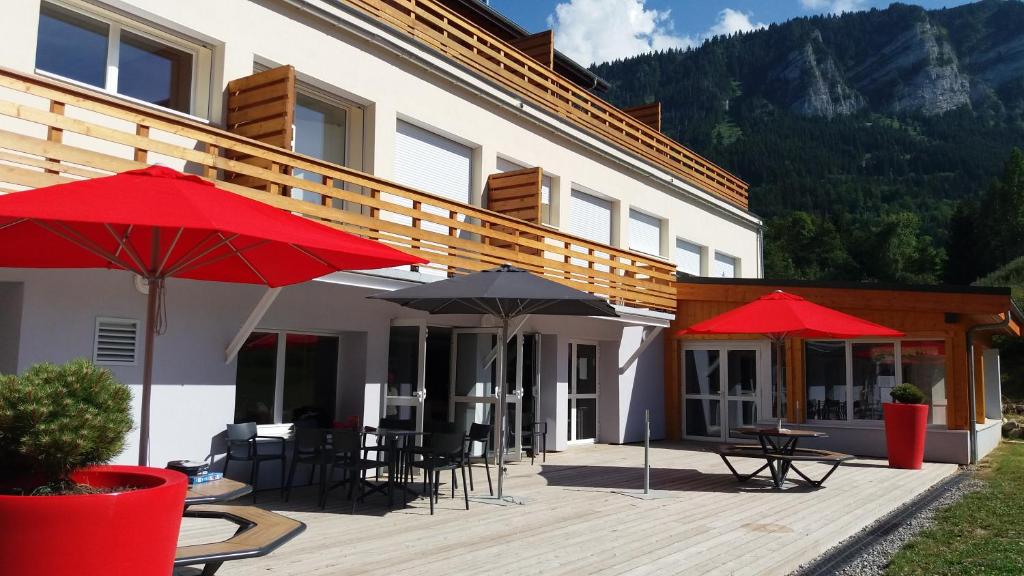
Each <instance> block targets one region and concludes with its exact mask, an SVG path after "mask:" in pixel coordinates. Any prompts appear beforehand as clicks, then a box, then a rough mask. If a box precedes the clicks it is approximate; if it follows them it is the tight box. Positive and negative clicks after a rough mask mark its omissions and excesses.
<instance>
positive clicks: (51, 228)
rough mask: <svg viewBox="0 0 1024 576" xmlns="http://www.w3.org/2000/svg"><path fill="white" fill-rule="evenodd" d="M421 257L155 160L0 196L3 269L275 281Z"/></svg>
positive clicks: (418, 260)
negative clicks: (92, 270)
mask: <svg viewBox="0 0 1024 576" xmlns="http://www.w3.org/2000/svg"><path fill="white" fill-rule="evenodd" d="M423 262H425V260H423V259H421V258H418V257H415V256H410V255H408V254H406V253H404V252H400V251H398V250H395V249H394V248H391V247H389V246H386V245H384V244H381V243H379V242H374V241H372V240H367V239H364V238H360V237H358V236H354V235H351V234H347V233H344V232H341V231H338V230H335V229H333V228H330V227H328V226H325V225H323V224H320V223H318V222H315V221H313V220H309V219H307V218H302V217H299V216H295V215H293V214H290V213H288V212H286V211H284V210H281V209H278V208H274V207H272V206H269V205H267V204H263V203H262V202H257V201H255V200H251V199H248V198H245V197H243V196H240V195H238V194H234V193H232V192H228V191H226V190H221V189H220V188H217V187H215V186H214V185H212V184H210V183H209V182H207V181H205V180H203V179H201V178H199V177H198V176H193V175H189V174H182V173H180V172H177V171H175V170H172V169H170V168H165V167H162V166H150V167H148V168H143V169H141V170H132V171H130V172H124V173H121V174H117V175H115V176H108V177H105V178H94V179H90V180H80V181H76V182H70V183H66V184H58V185H56V186H49V187H46V188H37V189H35V190H29V191H25V192H17V193H13V194H7V195H3V196H0V266H4V267H15V268H107V267H109V268H115V269H117V268H120V269H125V270H132V271H134V272H137V273H139V274H141V275H142V276H145V277H147V278H165V277H180V278H192V279H197V280H213V281H221V282H237V283H245V284H264V285H267V286H272V287H278V286H285V285H288V284H295V283H298V282H304V281H307V280H311V279H313V278H317V277H320V276H323V275H325V274H329V273H331V272H336V271H339V270H363V269H371V268H386V267H391V266H400V265H404V264H417V263H423Z"/></svg>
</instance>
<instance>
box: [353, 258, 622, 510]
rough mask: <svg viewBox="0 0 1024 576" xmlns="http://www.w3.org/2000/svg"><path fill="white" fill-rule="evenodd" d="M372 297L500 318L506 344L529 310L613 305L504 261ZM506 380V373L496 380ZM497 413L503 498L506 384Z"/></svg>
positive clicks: (598, 312) (578, 312)
mask: <svg viewBox="0 0 1024 576" xmlns="http://www.w3.org/2000/svg"><path fill="white" fill-rule="evenodd" d="M370 298H376V299H378V300H387V301H389V302H394V303H396V304H401V305H402V306H405V307H407V308H413V309H415V310H423V311H425V312H429V313H431V314H490V315H492V316H495V317H497V318H498V319H499V320H501V340H500V341H501V342H503V343H507V342H508V321H509V320H510V319H511V318H515V317H516V316H521V315H525V314H545V315H549V316H610V317H617V316H618V314H616V313H615V309H614V308H612V307H611V305H610V304H608V301H607V300H605V299H604V298H601V297H600V296H594V295H593V294H588V293H586V292H583V291H581V290H576V289H574V288H569V287H568V286H564V285H562V284H559V283H558V282H554V281H551V280H547V279H545V278H541V277H540V276H536V275H534V274H531V273H529V272H527V271H526V270H521V269H519V268H515V267H512V266H510V265H508V264H503V265H501V266H499V267H498V268H494V269H493V270H484V271H483V272H477V273H475V274H468V275H466V276H459V277H456V278H449V279H447V280H439V281H437V282H431V283H428V284H422V285H419V286H411V287H409V288H403V289H402V290H395V291H394V292H384V293H381V294H374V295H373V296H370ZM498 381H499V382H504V381H505V374H502V375H501V376H500V378H499V380H498ZM499 388H500V390H501V391H500V400H499V402H498V406H497V414H498V415H500V416H496V417H498V418H500V423H501V424H500V427H501V449H500V452H499V455H498V458H499V461H498V498H503V492H502V488H503V485H504V482H503V481H502V480H503V478H504V477H505V446H506V440H507V439H508V418H507V417H506V415H505V411H506V410H505V409H506V406H507V405H508V404H507V402H508V400H507V399H508V394H507V390H506V389H505V388H506V386H499Z"/></svg>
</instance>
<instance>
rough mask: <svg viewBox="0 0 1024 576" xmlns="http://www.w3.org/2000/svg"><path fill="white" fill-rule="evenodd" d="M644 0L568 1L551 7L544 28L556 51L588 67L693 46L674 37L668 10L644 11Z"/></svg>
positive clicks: (681, 37) (685, 37)
mask: <svg viewBox="0 0 1024 576" xmlns="http://www.w3.org/2000/svg"><path fill="white" fill-rule="evenodd" d="M644 1H645V0H569V1H568V2H561V3H559V4H558V5H557V6H555V13H554V14H552V15H551V16H548V25H549V26H551V28H552V29H553V30H554V31H555V43H556V44H557V46H558V49H559V50H560V51H562V52H564V53H565V54H566V55H567V56H569V57H570V58H572V59H574V60H576V61H577V62H579V63H581V64H583V65H584V66H589V65H590V64H593V63H594V62H607V61H610V60H615V59H617V58H626V57H629V56H635V55H637V54H643V53H645V52H651V51H655V50H667V49H669V48H688V47H690V46H693V45H694V44H695V40H694V39H693V38H692V37H690V36H682V35H678V34H676V33H675V31H674V30H673V28H672V21H671V20H670V19H669V15H670V11H669V10H647V9H646V8H645V7H644Z"/></svg>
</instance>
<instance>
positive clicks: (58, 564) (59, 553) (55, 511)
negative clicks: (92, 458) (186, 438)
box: [0, 466, 188, 576]
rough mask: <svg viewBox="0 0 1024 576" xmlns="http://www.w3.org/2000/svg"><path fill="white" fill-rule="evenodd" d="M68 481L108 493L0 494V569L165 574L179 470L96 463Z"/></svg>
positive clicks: (39, 574)
mask: <svg viewBox="0 0 1024 576" xmlns="http://www.w3.org/2000/svg"><path fill="white" fill-rule="evenodd" d="M72 478H73V479H74V480H75V481H76V482H79V483H82V484H88V485H90V486H94V487H97V488H101V487H102V488H113V487H118V486H132V487H136V488H138V489H136V490H131V491H128V492H115V493H110V494H86V495H73V496H0V534H2V535H3V536H2V537H0V565H2V569H0V572H3V573H4V574H18V575H19V576H53V575H56V574H75V575H76V576H100V575H103V576H120V575H124V576H128V575H131V576H151V575H152V576H167V575H168V574H170V573H171V570H172V569H173V566H174V551H175V548H176V547H177V542H178V530H179V528H180V527H181V512H182V510H183V508H184V505H185V491H186V490H187V488H188V481H187V479H186V477H185V475H184V474H182V473H180V472H174V471H172V470H163V469H160V468H144V467H141V466H96V467H93V468H88V469H86V470H83V471H80V472H76V473H75V474H73V475H72Z"/></svg>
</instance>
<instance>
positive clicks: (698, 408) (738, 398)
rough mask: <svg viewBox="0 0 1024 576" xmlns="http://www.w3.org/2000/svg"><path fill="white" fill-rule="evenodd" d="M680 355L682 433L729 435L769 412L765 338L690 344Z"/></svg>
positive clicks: (693, 436) (701, 436) (691, 435)
mask: <svg viewBox="0 0 1024 576" xmlns="http://www.w3.org/2000/svg"><path fill="white" fill-rule="evenodd" d="M682 360H683V362H682V366H683V374H682V376H683V382H682V387H683V435H684V437H686V438H690V439H698V440H701V439H702V440H719V441H727V440H731V439H733V438H734V436H733V435H732V434H731V433H730V431H731V430H733V429H735V428H737V427H740V426H750V425H753V424H755V423H757V421H758V419H759V418H762V417H767V416H768V415H769V414H770V413H771V404H770V402H771V387H770V385H769V383H770V382H771V366H770V362H771V357H770V349H769V347H768V343H767V342H701V343H694V344H689V343H688V344H686V345H685V347H684V348H683V358H682ZM762 414H763V416H762Z"/></svg>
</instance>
